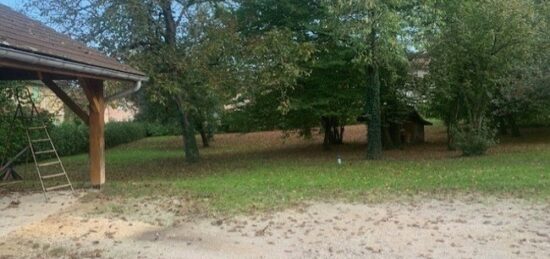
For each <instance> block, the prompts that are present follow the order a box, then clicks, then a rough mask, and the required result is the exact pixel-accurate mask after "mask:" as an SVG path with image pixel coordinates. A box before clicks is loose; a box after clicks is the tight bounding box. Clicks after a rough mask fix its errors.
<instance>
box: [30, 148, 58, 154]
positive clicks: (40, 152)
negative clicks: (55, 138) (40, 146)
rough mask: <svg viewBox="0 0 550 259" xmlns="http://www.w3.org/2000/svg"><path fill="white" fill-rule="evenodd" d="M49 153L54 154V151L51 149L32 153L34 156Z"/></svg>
mask: <svg viewBox="0 0 550 259" xmlns="http://www.w3.org/2000/svg"><path fill="white" fill-rule="evenodd" d="M50 153H55V150H53V149H52V150H45V151H38V152H34V154H35V155H41V154H50Z"/></svg>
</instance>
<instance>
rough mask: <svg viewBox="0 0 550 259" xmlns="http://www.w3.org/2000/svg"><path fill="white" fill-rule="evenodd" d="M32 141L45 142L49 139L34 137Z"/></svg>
mask: <svg viewBox="0 0 550 259" xmlns="http://www.w3.org/2000/svg"><path fill="white" fill-rule="evenodd" d="M31 141H32V142H33V143H38V142H47V141H50V139H48V138H43V139H35V140H31Z"/></svg>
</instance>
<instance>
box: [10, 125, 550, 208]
mask: <svg viewBox="0 0 550 259" xmlns="http://www.w3.org/2000/svg"><path fill="white" fill-rule="evenodd" d="M346 133H347V135H346V139H345V141H346V143H347V144H345V145H343V146H341V147H337V148H334V149H333V150H331V151H323V150H322V147H321V144H320V141H321V140H320V137H314V138H313V139H311V140H302V139H299V138H295V137H289V138H286V139H283V138H281V133H280V132H260V133H251V134H246V135H240V134H223V135H218V136H216V139H215V141H214V142H213V143H212V144H213V145H212V147H210V148H205V149H201V155H202V161H201V162H200V163H198V164H192V165H190V164H186V163H185V162H184V159H183V151H182V148H181V145H182V144H181V139H180V138H179V137H160V138H149V139H144V140H141V141H138V142H135V143H131V144H128V145H124V146H119V147H116V148H114V149H111V150H108V152H107V184H106V185H105V188H104V194H105V195H106V196H111V197H120V198H125V197H143V196H148V197H158V196H181V195H184V196H186V197H189V198H190V199H194V200H196V201H199V202H201V203H202V204H204V205H206V207H207V208H208V209H209V210H212V211H216V212H222V213H233V212H246V211H249V210H269V209H277V208H282V207H285V206H289V205H292V204H296V203H299V202H302V201H307V200H327V199H329V200H334V199H338V200H340V199H341V200H350V201H377V200H384V199H392V198H399V199H400V198H405V197H411V196H412V197H415V196H418V195H421V196H424V195H428V196H440V195H447V196H448V195H460V194H466V193H475V194H478V193H479V194H486V195H496V196H501V195H503V196H507V197H508V196H512V197H523V198H535V199H547V198H549V197H550V130H544V129H537V130H530V131H527V132H525V136H524V137H523V138H521V139H502V140H501V144H499V145H498V146H497V147H495V148H493V149H492V150H491V151H490V152H489V154H488V155H486V156H482V157H475V158H464V157H460V156H459V154H458V153H457V152H450V151H447V149H446V147H445V145H444V135H443V130H442V129H441V128H439V127H436V128H431V129H429V130H428V132H427V141H428V142H427V143H426V144H422V145H416V146H408V147H404V148H403V149H401V150H391V151H387V152H385V158H384V160H381V161H366V160H364V159H363V157H364V153H365V148H366V146H365V140H364V138H365V129H364V127H363V126H352V127H348V129H347V131H346ZM337 156H340V157H342V159H343V164H342V165H338V164H337V163H336V160H337ZM63 161H64V163H65V165H66V167H67V170H68V172H69V173H70V176H71V178H72V179H74V181H75V186H76V187H83V186H86V183H87V156H86V155H78V156H71V157H65V158H63ZM29 168H30V169H33V167H32V165H31V166H30V167H29ZM24 175H25V177H26V178H27V179H29V180H28V181H26V182H25V183H24V184H20V185H12V186H10V187H9V190H21V189H23V190H37V191H38V190H39V185H38V182H37V181H36V180H34V179H36V176H35V175H34V172H33V171H30V172H24Z"/></svg>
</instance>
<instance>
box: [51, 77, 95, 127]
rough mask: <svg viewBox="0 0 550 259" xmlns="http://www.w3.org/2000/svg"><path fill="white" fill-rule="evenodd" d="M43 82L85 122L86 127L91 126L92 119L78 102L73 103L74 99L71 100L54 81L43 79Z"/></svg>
mask: <svg viewBox="0 0 550 259" xmlns="http://www.w3.org/2000/svg"><path fill="white" fill-rule="evenodd" d="M42 82H44V84H45V85H46V86H47V87H48V88H50V90H52V92H54V93H55V95H56V96H57V97H58V98H59V99H61V101H63V103H64V104H65V105H67V106H68V107H69V109H71V111H73V112H74V113H75V114H76V115H77V116H78V117H79V118H80V119H81V120H82V121H84V123H86V125H88V124H89V122H90V118H89V116H88V114H87V113H86V112H85V111H84V110H82V108H81V107H80V106H79V105H78V104H76V102H75V101H73V99H71V97H69V95H67V93H65V91H63V89H61V88H60V87H59V86H58V85H57V84H56V83H55V82H54V81H53V80H51V79H49V78H44V79H42Z"/></svg>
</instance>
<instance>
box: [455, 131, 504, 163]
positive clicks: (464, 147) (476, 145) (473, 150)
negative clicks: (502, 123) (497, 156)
mask: <svg viewBox="0 0 550 259" xmlns="http://www.w3.org/2000/svg"><path fill="white" fill-rule="evenodd" d="M453 136H454V145H455V146H456V147H457V148H458V149H460V150H461V151H462V155H464V156H480V155H483V154H485V153H486V152H487V150H488V149H489V148H490V147H491V146H493V145H495V144H496V140H495V136H496V131H495V130H494V129H492V128H490V127H489V126H487V125H482V126H480V127H478V128H474V127H471V126H464V127H461V128H459V129H455V130H454V131H453Z"/></svg>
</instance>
